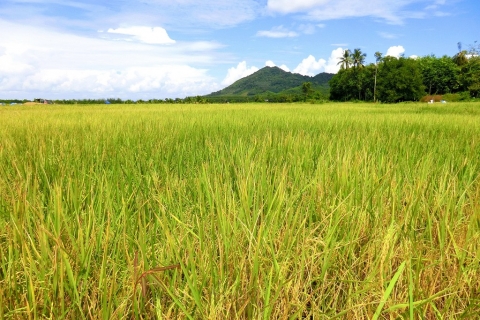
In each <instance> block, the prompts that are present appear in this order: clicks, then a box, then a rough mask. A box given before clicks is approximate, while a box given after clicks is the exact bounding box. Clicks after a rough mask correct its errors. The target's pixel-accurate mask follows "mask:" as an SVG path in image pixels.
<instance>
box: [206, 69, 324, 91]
mask: <svg viewBox="0 0 480 320" xmlns="http://www.w3.org/2000/svg"><path fill="white" fill-rule="evenodd" d="M332 76H333V74H329V73H321V74H318V75H316V76H315V77H309V76H302V75H300V74H297V73H290V72H286V71H284V70H282V69H280V68H278V67H265V68H262V69H260V70H259V71H257V72H255V73H254V74H252V75H250V76H248V77H245V78H242V79H240V80H238V81H236V82H235V83H233V84H232V85H230V86H228V87H227V88H225V89H222V90H220V91H217V92H213V93H211V94H209V95H206V96H205V97H206V98H208V99H210V98H214V97H221V96H248V97H253V96H255V95H262V94H265V93H267V92H272V93H281V92H282V91H285V90H288V89H291V88H295V87H301V86H302V84H303V83H304V82H311V83H312V86H314V87H315V86H326V85H327V84H328V81H329V80H330V79H331V78H332Z"/></svg>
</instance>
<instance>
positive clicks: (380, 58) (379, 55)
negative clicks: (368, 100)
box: [373, 51, 382, 102]
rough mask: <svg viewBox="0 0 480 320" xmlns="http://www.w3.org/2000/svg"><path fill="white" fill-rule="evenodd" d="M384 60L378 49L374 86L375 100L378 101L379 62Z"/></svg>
mask: <svg viewBox="0 0 480 320" xmlns="http://www.w3.org/2000/svg"><path fill="white" fill-rule="evenodd" d="M380 61H382V53H381V52H379V51H377V52H375V84H374V87H373V102H377V100H376V98H377V73H378V63H379V62H380Z"/></svg>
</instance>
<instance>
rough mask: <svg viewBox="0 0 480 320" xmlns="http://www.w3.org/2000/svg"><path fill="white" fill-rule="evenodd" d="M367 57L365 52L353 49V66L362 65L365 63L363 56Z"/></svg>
mask: <svg viewBox="0 0 480 320" xmlns="http://www.w3.org/2000/svg"><path fill="white" fill-rule="evenodd" d="M366 57H367V54H366V53H362V50H360V49H358V48H357V49H355V50H353V53H352V60H353V67H354V68H356V67H363V66H364V64H365V58H366Z"/></svg>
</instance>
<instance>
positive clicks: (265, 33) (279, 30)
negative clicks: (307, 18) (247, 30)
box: [257, 26, 299, 38]
mask: <svg viewBox="0 0 480 320" xmlns="http://www.w3.org/2000/svg"><path fill="white" fill-rule="evenodd" d="M298 36H299V34H298V33H297V32H295V31H291V30H288V29H286V28H285V27H284V26H278V27H273V28H272V29H271V30H261V31H258V32H257V37H267V38H294V37H298Z"/></svg>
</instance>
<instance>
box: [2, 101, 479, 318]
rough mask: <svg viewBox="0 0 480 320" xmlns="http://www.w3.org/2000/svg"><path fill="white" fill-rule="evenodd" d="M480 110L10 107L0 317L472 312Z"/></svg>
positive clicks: (474, 106)
mask: <svg viewBox="0 0 480 320" xmlns="http://www.w3.org/2000/svg"><path fill="white" fill-rule="evenodd" d="M479 117H480V105H479V104H478V103H458V104H455V103H449V104H446V105H434V106H426V105H425V104H421V103H418V104H398V105H382V104H361V105H359V104H347V103H343V104H337V103H330V104H321V105H311V104H280V105H274V104H240V105H235V104H229V105H168V106H167V105H152V104H145V105H135V106H121V105H102V106H100V105H97V106H94V105H92V106H81V107H78V106H67V107H65V106H56V105H48V106H42V107H41V108H39V107H36V106H8V107H5V108H2V109H0V123H1V125H0V318H2V319H3V318H4V319H24V318H32V319H35V318H52V319H93V318H95V319H96V318H101V319H132V318H137V319H152V318H158V319H172V318H175V319H176V318H179V319H230V318H233V319H258V318H262V319H290V318H291V319H297V318H314V319H330V318H340V319H371V318H378V319H380V318H408V319H419V318H422V319H437V318H441V317H443V318H445V319H457V318H458V319H460V318H475V317H476V315H477V314H479V313H480V307H479V306H480V304H479V301H480V297H479V295H480V286H479V283H478V281H476V279H478V277H479V276H480V274H479V272H480V270H479V269H480V268H479V265H480V260H479V257H480V206H479V204H480V201H479V200H480V158H479V157H478V155H479V154H480V140H479V139H478V137H479V136H480V121H479ZM159 266H165V267H159ZM168 266H171V269H170V268H169V267H168ZM165 268H168V269H165Z"/></svg>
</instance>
